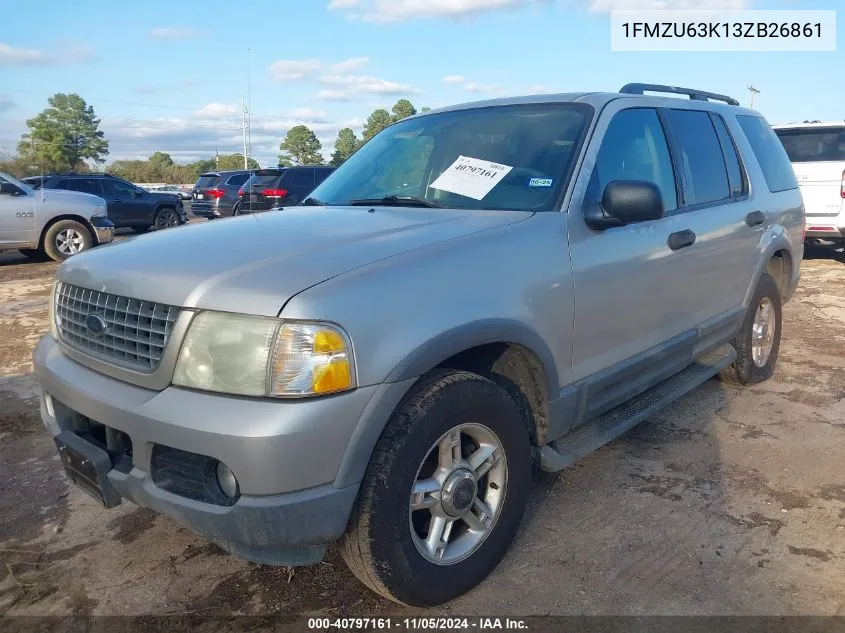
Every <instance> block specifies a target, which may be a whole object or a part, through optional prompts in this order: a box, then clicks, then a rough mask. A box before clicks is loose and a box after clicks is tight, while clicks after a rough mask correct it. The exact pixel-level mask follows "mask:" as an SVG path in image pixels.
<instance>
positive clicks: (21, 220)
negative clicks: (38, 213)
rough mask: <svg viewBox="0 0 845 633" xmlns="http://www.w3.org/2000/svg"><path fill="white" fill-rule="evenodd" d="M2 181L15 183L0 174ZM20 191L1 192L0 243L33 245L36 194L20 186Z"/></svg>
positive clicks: (10, 183)
mask: <svg viewBox="0 0 845 633" xmlns="http://www.w3.org/2000/svg"><path fill="white" fill-rule="evenodd" d="M0 183H6V184H7V185H14V183H12V182H11V181H9V180H6V179H5V178H3V176H0ZM18 191H20V193H18V194H15V195H13V194H11V193H0V245H2V246H15V245H25V246H29V245H32V244H33V243H34V242H36V241H37V240H36V239H35V232H36V231H35V196H34V195H31V194H30V193H28V192H26V191H24V190H22V189H20V188H18Z"/></svg>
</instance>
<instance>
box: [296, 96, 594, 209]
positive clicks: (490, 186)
mask: <svg viewBox="0 0 845 633" xmlns="http://www.w3.org/2000/svg"><path fill="white" fill-rule="evenodd" d="M591 111H592V109H591V108H590V107H589V106H586V105H584V104H575V103H562V104H549V103H542V104H526V105H508V106H490V107H480V108H472V109H468V110H457V111H451V112H443V113H439V114H429V115H425V116H422V117H417V118H413V119H408V120H406V121H400V122H399V123H396V124H395V125H392V126H390V127H389V128H387V129H385V130H383V131H382V132H380V133H378V134H377V135H375V136H374V137H373V138H372V139H370V141H369V142H367V144H366V145H364V146H363V147H362V148H361V149H360V150H358V151H357V152H355V153H354V154H353V155H352V156H351V157H349V159H348V160H347V161H346V162H345V163H343V165H341V166H340V167H339V168H338V169H337V170H336V171H335V172H334V173H333V174H332V175H331V176H329V177H328V178H327V179H326V180H325V181H324V182H323V183H322V184H321V185H320V186H319V187H317V188H316V189H315V190H314V192H313V193H312V194H311V196H310V198H311V199H312V201H314V202H319V203H322V204H328V205H347V204H356V203H358V204H360V203H362V202H373V203H375V202H376V201H382V202H384V203H386V204H389V203H400V202H401V201H402V199H405V200H406V201H410V202H413V201H414V200H416V201H417V202H419V203H420V204H419V206H431V207H449V208H457V209H491V210H520V211H550V210H554V207H555V203H556V201H557V200H558V198H559V194H560V192H561V191H562V190H563V189H564V188H565V186H566V180H567V179H568V176H569V172H570V166H571V163H572V161H573V160H574V159H575V157H576V156H577V154H578V148H579V145H580V142H581V140H582V137H583V131H584V130H585V128H586V122H587V121H588V120H589V117H590V113H591ZM385 198H387V199H388V200H383V199H385Z"/></svg>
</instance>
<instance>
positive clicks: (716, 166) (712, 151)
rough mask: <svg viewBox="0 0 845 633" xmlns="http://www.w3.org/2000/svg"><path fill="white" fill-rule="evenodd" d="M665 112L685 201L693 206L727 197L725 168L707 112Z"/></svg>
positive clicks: (714, 130) (728, 194)
mask: <svg viewBox="0 0 845 633" xmlns="http://www.w3.org/2000/svg"><path fill="white" fill-rule="evenodd" d="M667 115H668V117H669V122H670V124H671V126H672V133H673V134H674V137H675V139H676V140H677V143H678V161H680V164H679V165H678V169H679V170H680V172H681V173H682V174H683V179H684V203H685V204H686V205H688V206H693V205H698V204H707V203H709V202H716V201H718V200H724V199H726V198H729V197H730V188H729V186H728V171H727V167H726V166H725V158H724V156H723V155H722V146H721V145H720V144H719V137H717V136H716V129H715V128H714V127H713V123H712V122H711V121H710V115H709V114H708V113H707V112H702V111H699V110H668V111H667Z"/></svg>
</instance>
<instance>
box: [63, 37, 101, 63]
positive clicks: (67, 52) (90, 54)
mask: <svg viewBox="0 0 845 633" xmlns="http://www.w3.org/2000/svg"><path fill="white" fill-rule="evenodd" d="M61 59H62V61H64V62H65V63H70V64H84V63H85V62H92V61H94V60H96V59H97V54H96V53H95V52H94V49H93V48H91V47H90V46H89V45H88V44H78V43H77V44H74V43H72V42H67V43H66V44H65V45H64V46H63V47H62V53H61Z"/></svg>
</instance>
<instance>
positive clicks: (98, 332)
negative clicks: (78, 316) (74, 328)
mask: <svg viewBox="0 0 845 633" xmlns="http://www.w3.org/2000/svg"><path fill="white" fill-rule="evenodd" d="M85 328H86V329H87V330H88V332H90V333H91V334H93V335H94V336H102V335H103V334H105V333H106V329H107V328H108V323H106V320H105V319H104V318H103V317H101V316H100V315H99V314H89V315H88V316H87V317H85Z"/></svg>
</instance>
